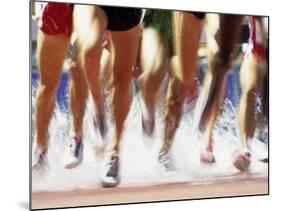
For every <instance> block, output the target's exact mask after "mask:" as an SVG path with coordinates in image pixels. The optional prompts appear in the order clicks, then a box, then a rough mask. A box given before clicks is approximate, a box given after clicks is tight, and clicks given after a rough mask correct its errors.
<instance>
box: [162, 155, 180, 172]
mask: <svg viewBox="0 0 281 211" xmlns="http://www.w3.org/2000/svg"><path fill="white" fill-rule="evenodd" d="M158 161H159V163H160V165H161V167H162V168H163V169H164V171H165V172H166V173H172V172H175V171H176V168H175V164H174V160H173V158H172V156H171V155H170V153H169V152H162V153H160V154H159V156H158Z"/></svg>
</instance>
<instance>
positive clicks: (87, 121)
mask: <svg viewBox="0 0 281 211" xmlns="http://www.w3.org/2000/svg"><path fill="white" fill-rule="evenodd" d="M33 102H34V99H33ZM33 102H32V107H33V108H34V103H33ZM91 105H92V104H91V103H88V106H87V110H86V114H85V118H84V125H83V134H84V141H85V142H84V143H85V145H84V160H83V163H82V164H81V165H80V166H78V167H77V168H75V169H72V170H67V169H64V166H63V154H64V150H65V148H66V144H67V137H68V133H69V122H70V117H69V114H68V113H65V112H61V111H60V110H59V108H58V106H56V109H55V115H54V116H53V118H52V121H51V124H50V140H49V142H50V149H49V151H48V158H49V161H50V169H49V170H48V171H47V172H46V174H44V175H43V176H40V177H36V176H35V175H34V176H33V186H32V187H33V191H34V192H35V191H59V190H73V189H80V188H82V189H91V188H97V187H100V175H101V174H102V171H103V165H104V159H102V156H101V155H100V154H96V151H95V150H94V149H97V148H98V147H100V146H101V140H100V139H99V137H98V136H96V135H95V129H94V126H93V121H92V116H93V110H92V109H91V108H92V106H91ZM139 109H140V108H139V104H138V102H137V99H136V97H135V98H134V99H133V102H132V104H131V109H130V113H129V114H128V117H127V120H126V124H125V129H124V132H123V137H122V144H121V179H122V183H121V185H126V186H127V185H148V184H151V183H161V182H171V183H172V182H183V181H185V182H191V181H201V180H203V181H209V180H210V181H211V180H213V179H214V178H217V177H224V176H227V175H232V174H235V173H237V172H238V171H237V170H236V169H235V168H234V167H233V166H232V162H231V161H232V155H233V153H234V152H235V151H236V150H237V149H239V147H240V142H239V140H238V138H237V119H236V113H237V111H236V108H235V107H233V106H231V103H230V102H228V101H226V103H225V106H224V112H223V113H222V115H221V116H220V118H219V120H218V122H217V124H216V127H215V130H214V140H215V146H214V153H215V157H216V161H217V163H216V164H215V165H213V166H205V165H202V164H200V161H199V151H200V148H201V147H202V145H203V143H202V139H200V137H201V136H200V134H192V119H193V114H192V113H189V114H187V113H185V114H184V115H183V118H182V121H181V124H180V126H179V129H178V130H177V133H176V135H175V140H174V144H173V147H172V155H173V157H174V160H175V163H176V167H177V170H178V171H177V173H176V174H175V175H170V176H167V175H163V173H162V171H161V168H160V166H159V164H158V162H157V154H158V151H159V148H160V144H161V141H162V139H163V114H161V113H158V114H157V116H156V117H157V122H156V130H155V134H154V137H152V138H148V137H145V136H143V133H142V125H141V116H140V111H139ZM33 110H34V109H33ZM32 119H34V114H33V118H32ZM112 133H113V127H112V125H110V126H109V139H111V137H112ZM251 145H252V149H253V164H252V165H251V172H254V173H258V174H267V165H266V164H263V163H261V162H259V161H257V159H258V158H260V157H261V156H264V155H267V145H265V144H263V143H261V142H260V141H259V140H257V138H254V139H253V141H252V143H251Z"/></svg>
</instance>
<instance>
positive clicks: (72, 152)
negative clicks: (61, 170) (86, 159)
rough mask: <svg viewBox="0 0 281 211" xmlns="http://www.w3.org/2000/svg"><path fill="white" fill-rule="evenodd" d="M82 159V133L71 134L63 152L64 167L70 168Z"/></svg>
mask: <svg viewBox="0 0 281 211" xmlns="http://www.w3.org/2000/svg"><path fill="white" fill-rule="evenodd" d="M82 159H83V142H82V135H81V134H80V135H73V136H71V138H70V141H69V144H68V146H67V151H66V154H65V168H66V169H72V168H74V167H76V166H78V165H79V164H80V163H81V162H82Z"/></svg>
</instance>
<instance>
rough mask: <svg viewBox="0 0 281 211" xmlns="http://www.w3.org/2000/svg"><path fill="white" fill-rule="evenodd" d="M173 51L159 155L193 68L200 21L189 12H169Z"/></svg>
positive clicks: (167, 140) (169, 137)
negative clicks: (173, 44)
mask: <svg viewBox="0 0 281 211" xmlns="http://www.w3.org/2000/svg"><path fill="white" fill-rule="evenodd" d="M173 18H174V19H173V21H174V27H175V28H174V34H175V50H176V55H175V56H174V57H173V59H172V64H171V65H172V66H171V68H172V78H171V79H170V82H169V87H168V95H167V101H168V106H167V111H166V114H165V133H164V142H163V145H162V147H161V149H160V155H161V154H166V153H167V152H168V151H169V149H170V147H171V144H172V142H173V138H174V135H175V132H176V129H177V127H178V125H179V122H180V119H181V113H182V106H183V103H184V99H185V92H186V87H187V86H188V85H189V84H190V83H191V82H192V81H193V78H194V76H195V73H196V71H197V50H198V46H199V38H200V32H201V26H202V21H201V20H199V19H197V18H196V17H195V16H194V15H193V14H191V13H185V12H175V13H174V16H173Z"/></svg>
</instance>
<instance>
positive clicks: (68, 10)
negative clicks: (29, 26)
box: [37, 3, 73, 35]
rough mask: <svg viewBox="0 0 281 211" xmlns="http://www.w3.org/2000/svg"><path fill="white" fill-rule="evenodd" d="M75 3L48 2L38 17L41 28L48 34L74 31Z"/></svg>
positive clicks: (68, 33) (67, 33)
mask: <svg viewBox="0 0 281 211" xmlns="http://www.w3.org/2000/svg"><path fill="white" fill-rule="evenodd" d="M72 13H73V5H71V4H61V3H48V4H47V5H46V6H45V7H44V9H43V12H42V15H41V16H40V17H39V18H38V19H37V20H38V26H39V28H40V29H41V30H42V31H43V32H44V33H46V34H48V35H58V34H66V35H70V34H71V32H72Z"/></svg>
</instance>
